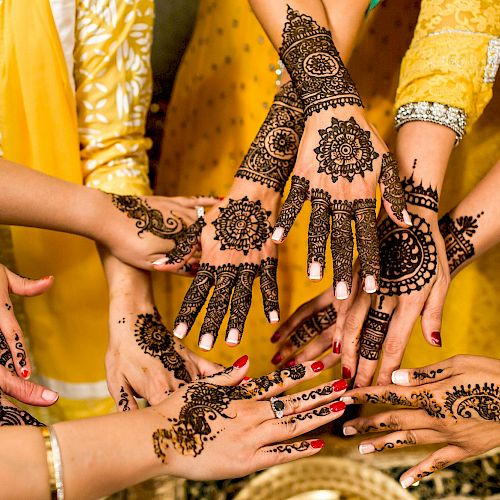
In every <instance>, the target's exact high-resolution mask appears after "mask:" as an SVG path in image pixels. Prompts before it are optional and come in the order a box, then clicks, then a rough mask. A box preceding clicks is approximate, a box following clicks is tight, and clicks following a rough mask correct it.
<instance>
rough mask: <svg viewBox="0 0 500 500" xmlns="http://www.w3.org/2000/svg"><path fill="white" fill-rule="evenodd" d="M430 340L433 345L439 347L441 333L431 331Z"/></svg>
mask: <svg viewBox="0 0 500 500" xmlns="http://www.w3.org/2000/svg"><path fill="white" fill-rule="evenodd" d="M431 341H432V343H433V344H434V345H437V346H438V347H441V345H442V344H441V333H440V332H432V333H431Z"/></svg>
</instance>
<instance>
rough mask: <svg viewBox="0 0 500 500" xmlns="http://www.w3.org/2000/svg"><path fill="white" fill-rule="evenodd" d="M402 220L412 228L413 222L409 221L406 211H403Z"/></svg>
mask: <svg viewBox="0 0 500 500" xmlns="http://www.w3.org/2000/svg"><path fill="white" fill-rule="evenodd" d="M403 220H404V221H405V223H406V224H408V225H409V226H413V222H412V220H411V217H410V214H409V213H408V210H403Z"/></svg>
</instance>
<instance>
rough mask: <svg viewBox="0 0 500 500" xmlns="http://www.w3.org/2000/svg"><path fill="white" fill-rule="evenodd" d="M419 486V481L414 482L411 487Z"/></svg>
mask: <svg viewBox="0 0 500 500" xmlns="http://www.w3.org/2000/svg"><path fill="white" fill-rule="evenodd" d="M419 484H420V481H415V482H414V483H413V484H412V487H415V486H418V485H419Z"/></svg>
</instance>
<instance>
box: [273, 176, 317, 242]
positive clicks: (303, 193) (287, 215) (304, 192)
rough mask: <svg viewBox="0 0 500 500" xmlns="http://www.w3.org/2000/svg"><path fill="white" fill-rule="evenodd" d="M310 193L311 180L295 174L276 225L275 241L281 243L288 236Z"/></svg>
mask: <svg viewBox="0 0 500 500" xmlns="http://www.w3.org/2000/svg"><path fill="white" fill-rule="evenodd" d="M308 195H309V181H308V180H307V179H305V178H304V177H299V176H297V175H293V176H292V184H291V186H290V192H289V194H288V196H287V198H286V200H285V203H283V207H282V208H281V212H280V214H279V215H278V219H277V221H276V225H275V226H274V232H273V235H272V240H273V241H274V242H275V243H281V242H282V241H283V240H284V239H285V238H286V237H287V235H288V233H289V232H290V229H291V228H292V226H293V223H294V222H295V219H296V218H297V215H299V212H300V211H301V209H302V206H303V205H304V202H305V201H306V200H307V197H308Z"/></svg>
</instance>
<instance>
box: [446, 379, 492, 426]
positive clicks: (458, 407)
mask: <svg viewBox="0 0 500 500" xmlns="http://www.w3.org/2000/svg"><path fill="white" fill-rule="evenodd" d="M444 407H445V408H446V410H448V412H449V413H450V415H451V416H452V417H453V418H454V419H457V417H462V418H473V417H476V418H477V417H479V418H482V419H484V420H492V421H494V422H500V387H499V386H498V385H496V384H493V383H491V384H488V383H486V382H485V383H484V384H483V385H482V386H481V385H479V384H475V385H471V384H468V385H467V386H463V385H461V386H460V387H455V386H454V387H453V390H452V391H446V397H445V402H444Z"/></svg>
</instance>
